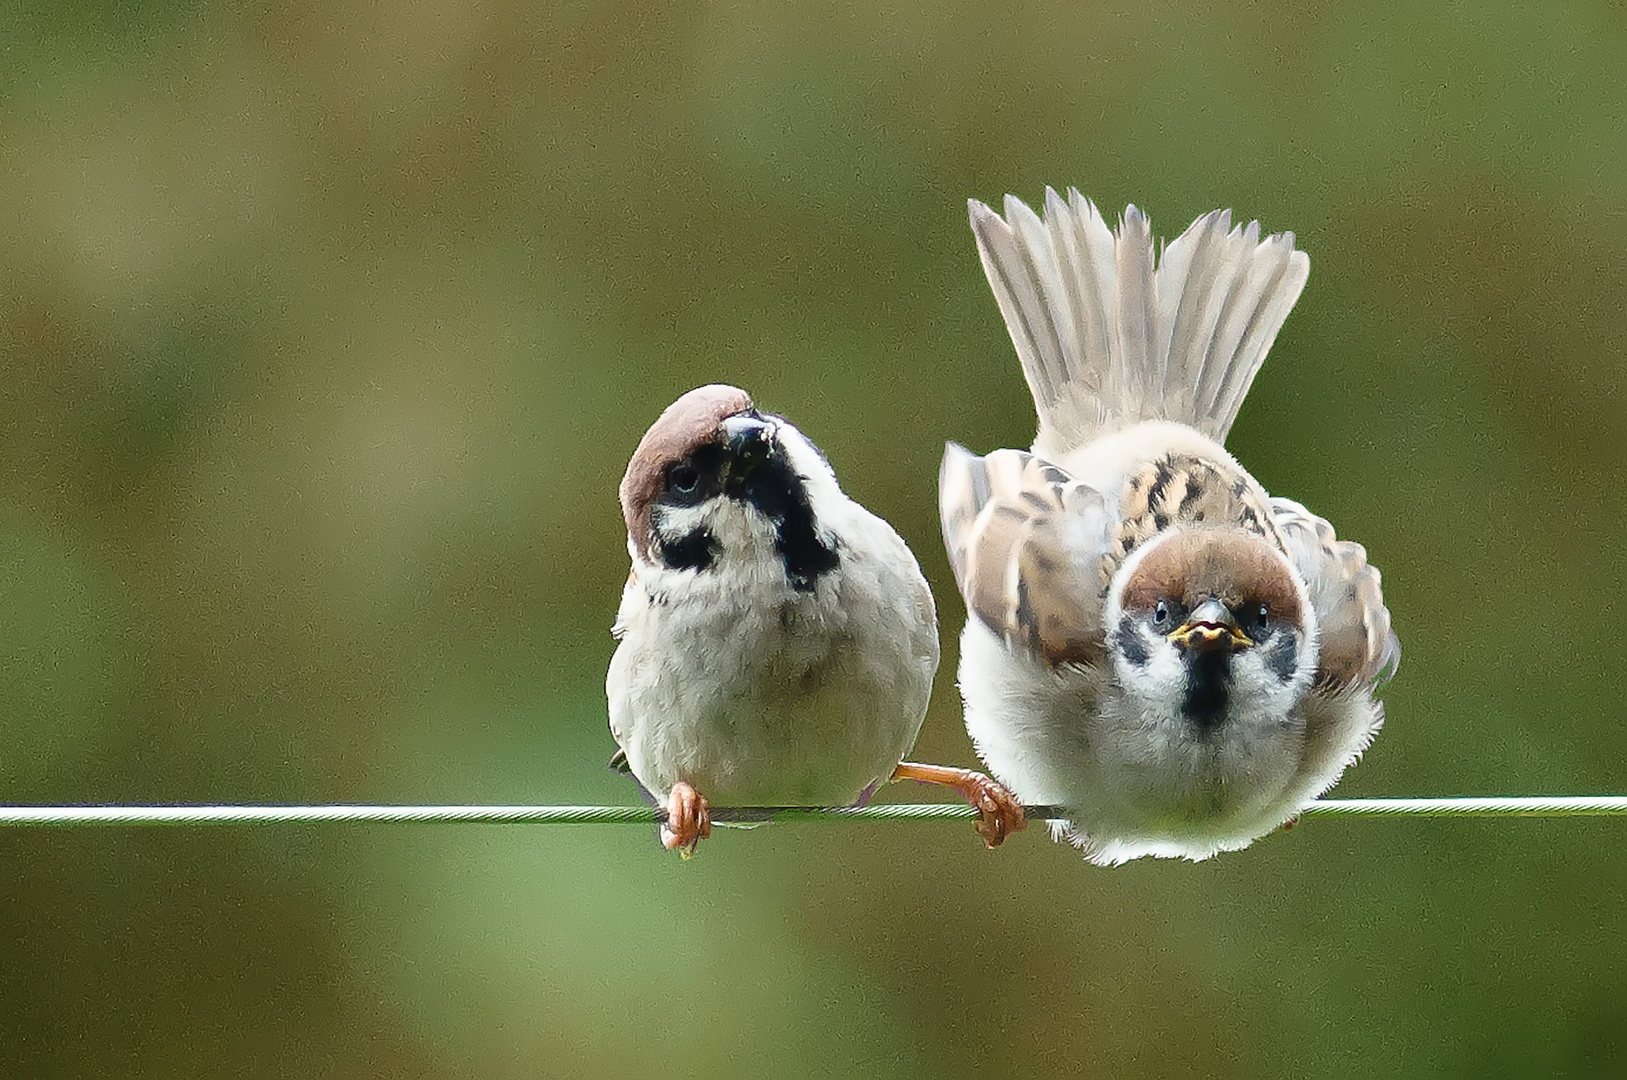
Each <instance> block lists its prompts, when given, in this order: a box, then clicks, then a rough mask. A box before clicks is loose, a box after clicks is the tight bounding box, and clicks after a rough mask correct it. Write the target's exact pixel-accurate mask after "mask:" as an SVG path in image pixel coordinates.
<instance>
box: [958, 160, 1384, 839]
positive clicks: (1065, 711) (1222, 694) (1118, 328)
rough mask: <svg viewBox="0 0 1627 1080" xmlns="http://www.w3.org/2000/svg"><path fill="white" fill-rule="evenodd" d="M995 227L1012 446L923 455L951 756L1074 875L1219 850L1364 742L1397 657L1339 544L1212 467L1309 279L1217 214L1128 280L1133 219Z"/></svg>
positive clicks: (994, 218)
mask: <svg viewBox="0 0 1627 1080" xmlns="http://www.w3.org/2000/svg"><path fill="white" fill-rule="evenodd" d="M1005 208H1006V217H1005V219H1004V220H1002V219H1001V218H1000V216H999V215H998V214H996V213H995V212H994V211H993V210H991V209H990V208H989V207H987V206H985V205H983V204H982V203H979V202H976V201H973V202H972V203H971V219H972V230H973V232H974V233H975V234H976V236H977V244H978V251H979V253H980V254H981V256H982V260H983V268H984V270H985V271H986V272H987V274H988V278H989V282H990V284H991V285H992V286H993V287H994V293H995V296H996V298H997V299H998V300H999V303H1000V310H1001V312H1002V313H1004V315H1005V320H1006V325H1007V327H1008V328H1009V329H1010V331H1011V339H1012V341H1013V342H1014V343H1015V344H1016V346H1017V355H1018V358H1019V359H1020V360H1021V361H1022V367H1023V374H1024V375H1025V376H1026V377H1027V380H1028V385H1029V388H1030V389H1031V390H1032V391H1033V394H1034V401H1035V403H1036V406H1037V409H1038V412H1039V434H1038V436H1037V437H1036V438H1035V440H1034V448H1033V452H1032V453H1024V452H1022V451H1020V450H996V451H995V452H994V453H992V454H989V455H988V456H987V457H981V458H980V457H977V456H975V455H973V454H971V453H969V452H968V451H966V450H965V449H964V448H962V447H959V446H956V445H954V444H953V443H951V444H950V445H949V447H948V449H947V450H946V452H945V455H944V461H943V469H942V472H941V474H940V477H939V495H940V499H941V510H942V515H943V531H944V539H945V542H946V543H947V545H948V548H949V559H950V562H951V564H952V565H953V567H954V570H955V576H956V579H957V581H958V582H959V585H960V591H961V594H962V595H963V596H964V597H965V599H966V606H967V609H968V612H969V614H968V617H967V621H966V630H965V633H964V634H963V635H962V638H961V660H960V687H961V693H962V695H963V696H964V698H965V702H966V727H967V730H968V731H969V732H970V733H971V736H972V739H973V741H974V742H975V743H976V745H977V749H978V752H979V754H981V755H982V758H983V760H984V762H985V763H986V764H987V765H988V766H989V769H990V770H991V772H993V774H994V775H995V776H996V777H997V778H998V779H1000V780H1001V781H1002V782H1004V783H1006V784H1007V785H1009V786H1010V787H1011V789H1012V790H1013V791H1014V792H1015V793H1016V794H1017V796H1018V797H1019V798H1021V799H1022V800H1023V801H1024V802H1025V803H1029V804H1031V805H1034V804H1052V805H1059V806H1062V807H1064V808H1066V810H1067V815H1068V820H1067V821H1065V822H1060V823H1057V824H1055V825H1054V826H1053V831H1054V833H1055V835H1056V836H1057V837H1058V838H1066V839H1067V840H1069V841H1071V842H1072V843H1073V844H1074V845H1075V846H1077V847H1079V848H1081V849H1082V850H1083V851H1084V852H1085V854H1086V857H1087V858H1089V859H1090V860H1091V861H1092V862H1095V863H1101V864H1114V863H1121V862H1125V861H1127V860H1129V859H1134V858H1139V857H1141V856H1143V855H1160V856H1178V857H1184V858H1188V859H1193V860H1197V859H1203V858H1207V857H1208V856H1210V855H1213V854H1215V853H1216V852H1219V851H1228V850H1233V849H1236V848H1241V847H1245V846H1247V845H1248V844H1249V843H1250V842H1251V841H1253V840H1254V839H1255V838H1257V837H1259V836H1262V835H1264V834H1265V833H1268V832H1270V831H1272V830H1273V829H1275V828H1277V827H1278V826H1281V825H1283V824H1285V823H1287V822H1289V821H1291V820H1292V819H1293V818H1294V817H1295V815H1297V814H1298V813H1299V812H1300V810H1301V809H1302V808H1303V807H1304V806H1305V805H1306V804H1307V803H1309V802H1310V801H1312V800H1313V799H1315V798H1316V796H1318V795H1320V794H1321V793H1322V792H1324V791H1326V790H1327V789H1328V788H1329V787H1331V786H1332V785H1333V783H1334V782H1335V781H1336V780H1337V779H1338V778H1339V774H1340V773H1342V772H1343V771H1344V769H1345V767H1346V766H1347V765H1349V764H1350V763H1352V762H1353V761H1355V760H1356V758H1357V757H1359V756H1360V755H1361V753H1362V751H1363V750H1364V749H1366V747H1367V746H1368V744H1369V743H1370V742H1372V739H1373V736H1374V734H1375V733H1376V732H1377V731H1378V729H1379V725H1380V724H1381V723H1382V721H1383V715H1384V714H1383V709H1382V707H1381V706H1380V705H1379V703H1378V702H1377V701H1375V700H1374V698H1373V694H1374V692H1375V690H1376V688H1377V686H1378V685H1379V683H1380V682H1382V681H1384V680H1387V679H1388V678H1389V677H1390V676H1391V675H1392V674H1393V673H1394V671H1395V667H1396V664H1397V662H1398V661H1399V659H1400V643H1399V642H1398V641H1397V640H1396V637H1395V635H1394V634H1393V633H1391V632H1390V614H1389V612H1388V611H1387V610H1386V609H1385V607H1384V597H1383V594H1382V593H1381V592H1380V589H1379V573H1378V571H1377V570H1376V569H1374V568H1373V567H1371V566H1369V565H1368V564H1367V554H1366V552H1365V551H1364V550H1363V549H1362V547H1361V545H1359V544H1354V543H1350V542H1347V541H1340V540H1339V539H1337V538H1336V537H1335V535H1334V532H1333V527H1332V526H1331V525H1329V524H1328V523H1327V522H1326V521H1323V520H1322V519H1321V518H1319V517H1317V516H1316V515H1314V514H1312V513H1311V512H1310V511H1308V510H1306V509H1305V508H1304V507H1303V506H1300V505H1299V504H1298V503H1296V502H1291V501H1289V500H1287V499H1280V498H1272V497H1271V496H1269V495H1267V494H1266V492H1265V490H1264V489H1263V488H1262V487H1261V486H1260V485H1259V483H1258V482H1256V481H1255V479H1254V478H1253V477H1252V476H1250V475H1249V473H1248V471H1247V470H1245V469H1244V468H1243V467H1242V466H1241V465H1239V464H1238V463H1237V460H1236V459H1235V458H1233V457H1232V455H1231V454H1229V453H1227V452H1226V450H1225V449H1224V448H1222V446H1221V442H1222V440H1224V439H1225V437H1226V433H1227V431H1228V430H1230V428H1231V426H1232V421H1233V420H1234V419H1235V418H1236V416H1237V410H1238V407H1239V406H1240V405H1241V404H1242V401H1243V395H1244V394H1246V393H1247V392H1248V388H1249V384H1250V383H1252V382H1253V380H1254V375H1255V372H1256V371H1258V370H1259V367H1260V364H1261V362H1262V361H1263V360H1264V359H1265V355H1266V350H1267V349H1269V348H1270V347H1271V343H1272V341H1273V340H1274V339H1275V338H1276V336H1277V330H1278V329H1279V328H1280V327H1281V326H1282V323H1283V320H1284V319H1285V318H1287V315H1288V311H1289V309H1290V308H1292V307H1293V304H1294V301H1295V300H1296V299H1298V297H1299V293H1300V290H1301V289H1302V288H1303V287H1304V285H1305V279H1306V276H1307V275H1308V274H1309V272H1310V261H1309V260H1308V259H1307V258H1306V256H1305V254H1304V253H1303V252H1299V251H1295V250H1294V238H1293V234H1291V233H1283V234H1280V235H1275V236H1268V237H1266V238H1265V239H1264V240H1261V239H1260V232H1259V223H1258V222H1254V223H1251V224H1250V225H1249V226H1248V227H1247V228H1240V229H1234V228H1232V227H1231V218H1230V214H1229V213H1221V212H1219V211H1216V212H1215V213H1211V214H1207V215H1205V216H1204V217H1201V218H1199V219H1198V220H1197V221H1196V222H1194V223H1193V224H1192V226H1191V228H1189V229H1187V231H1186V232H1185V233H1183V234H1182V235H1181V236H1180V237H1179V238H1178V239H1176V240H1175V241H1174V242H1173V243H1171V244H1169V245H1168V246H1167V247H1166V248H1164V251H1163V256H1162V258H1161V259H1160V260H1158V263H1157V267H1156V269H1155V268H1154V258H1153V244H1152V235H1151V231H1150V229H1149V227H1148V224H1147V219H1146V218H1145V217H1144V216H1143V215H1142V214H1141V213H1140V212H1139V211H1138V210H1136V208H1135V207H1133V206H1132V207H1130V208H1129V209H1128V210H1126V211H1125V214H1124V219H1123V221H1122V223H1121V224H1120V225H1119V228H1118V231H1117V233H1116V234H1115V233H1113V232H1111V231H1109V229H1108V227H1107V225H1106V224H1105V223H1104V222H1103V221H1102V217H1101V214H1100V213H1099V212H1098V211H1097V209H1096V207H1095V206H1094V205H1093V204H1092V203H1090V202H1089V201H1088V200H1086V199H1085V198H1083V197H1082V196H1080V194H1079V193H1078V192H1077V191H1071V190H1070V191H1069V193H1068V200H1067V201H1066V202H1065V201H1064V200H1063V199H1062V197H1061V196H1059V195H1057V194H1056V192H1054V191H1050V190H1047V191H1046V198H1045V217H1044V219H1043V220H1042V219H1041V218H1040V217H1039V216H1038V215H1037V214H1035V213H1034V212H1033V211H1032V210H1030V209H1029V208H1028V207H1027V206H1025V205H1023V204H1022V203H1021V202H1019V201H1018V200H1017V199H1015V198H1011V197H1007V199H1006V207H1005Z"/></svg>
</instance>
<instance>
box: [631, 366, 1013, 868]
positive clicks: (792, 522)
mask: <svg viewBox="0 0 1627 1080" xmlns="http://www.w3.org/2000/svg"><path fill="white" fill-rule="evenodd" d="M621 501H622V510H623V515H624V517H625V520H626V525H627V536H628V541H627V546H628V553H629V555H630V556H631V558H632V570H631V573H630V574H629V575H628V579H627V585H626V588H625V590H624V591H623V594H622V603H621V609H620V613H619V616H618V618H617V622H616V628H615V633H616V636H617V637H618V638H619V639H620V645H619V646H618V647H617V649H616V653H615V656H614V657H613V658H612V660H611V664H610V670H609V673H608V676H607V678H606V682H605V689H606V693H607V695H608V698H609V707H610V729H611V732H612V734H613V735H614V736H615V739H616V742H617V744H618V746H619V747H620V750H619V751H618V754H617V761H618V762H620V763H624V764H625V766H626V767H627V769H628V771H630V772H632V773H633V775H634V776H635V777H636V778H637V779H638V781H639V783H640V784H641V785H642V786H643V787H644V788H645V789H646V790H647V791H648V792H650V793H651V794H652V795H653V796H655V797H656V798H659V799H661V800H663V801H664V802H665V803H666V805H667V807H668V826H667V828H666V829H665V830H664V833H663V836H664V839H665V841H666V843H667V844H668V846H671V847H676V848H679V849H680V850H683V851H685V852H690V851H693V849H694V845H695V843H696V841H698V840H699V839H701V838H703V837H704V836H705V835H706V834H707V832H708V831H709V828H710V826H709V822H708V814H709V800H710V801H711V802H716V803H718V804H719V805H724V806H757V805H769V806H774V805H810V806H829V805H846V804H849V803H853V802H855V801H856V800H861V799H863V798H866V797H868V795H869V794H870V792H872V791H873V790H874V789H875V788H876V787H878V786H879V785H881V784H884V783H886V782H887V781H889V780H891V779H895V778H898V779H903V778H908V779H916V780H922V781H927V782H932V783H940V784H946V785H948V786H951V787H954V788H956V789H957V790H959V791H961V792H963V793H965V794H966V796H967V797H968V798H969V799H971V801H972V802H973V803H974V805H976V806H977V807H978V808H979V811H980V818H979V830H980V832H981V833H982V834H983V836H984V839H985V840H986V841H987V842H988V843H989V845H990V846H994V845H995V844H998V843H999V842H1000V841H1001V840H1002V839H1003V838H1004V837H1005V835H1006V834H1007V833H1008V832H1010V831H1013V830H1015V829H1019V828H1021V827H1022V811H1021V808H1020V807H1019V806H1018V805H1017V803H1016V801H1015V800H1014V799H1013V798H1012V797H1011V796H1010V795H1009V794H1008V793H1006V792H1005V791H1004V790H1003V789H1001V788H1000V787H999V785H997V784H994V783H993V782H992V781H990V780H988V778H987V777H985V776H983V775H982V774H980V773H972V772H970V771H967V770H963V769H951V768H946V767H941V766H929V765H920V764H916V763H912V762H904V761H903V758H904V756H905V755H906V754H907V753H908V752H909V750H910V748H911V747H912V746H913V745H914V742H915V737H916V734H917V732H919V730H920V727H921V722H922V719H923V717H924V716H925V714H926V708H927V701H928V697H929V696H930V694H931V688H932V678H933V674H934V673H935V671H936V670H937V666H938V633H937V617H936V613H935V610H934V606H933V601H932V593H931V591H930V590H929V589H928V588H927V584H926V580H925V579H924V578H923V577H922V576H921V571H920V569H919V567H918V566H917V565H916V562H915V557H914V556H913V555H912V554H911V553H910V551H909V549H908V547H906V546H905V544H904V541H903V540H902V539H901V538H900V537H899V536H898V534H897V533H896V532H894V531H893V529H892V528H891V527H890V526H889V525H888V524H887V523H886V522H885V521H883V520H882V519H881V518H879V517H876V516H875V515H874V514H871V513H869V512H868V511H867V510H865V509H864V508H863V507H862V506H860V505H859V504H858V503H856V502H854V501H853V500H852V499H849V498H848V497H847V496H846V495H844V494H843V493H842V491H841V489H840V487H838V485H837V483H836V477H835V475H834V473H833V472H832V471H831V468H830V466H829V464H828V463H827V462H826V461H825V459H824V457H823V456H822V455H821V454H820V453H819V451H818V450H817V449H816V448H815V447H814V445H813V444H812V443H811V442H809V441H808V440H807V438H806V437H804V436H803V435H802V433H801V432H800V431H798V430H797V429H796V428H795V427H794V426H792V425H791V424H790V423H788V422H786V421H785V420H784V419H782V418H780V417H777V416H771V415H767V414H764V413H760V412H758V411H757V410H756V409H755V408H754V407H753V406H752V403H751V400H750V398H749V397H748V396H747V395H746V394H745V392H744V391H742V390H738V389H735V388H734V387H726V386H706V387H701V388H699V389H696V390H692V391H690V392H689V393H687V394H685V395H684V396H683V397H681V398H679V399H678V401H676V402H674V403H673V405H672V406H670V407H669V408H668V409H667V410H666V411H665V412H664V413H663V414H662V415H661V417H660V418H659V419H658V420H657V421H656V422H655V424H654V425H652V426H651V428H650V430H649V431H648V432H647V433H646V435H645V436H644V439H643V441H642V442H641V443H640V444H639V447H638V450H637V451H636V452H635V454H634V455H633V458H632V460H631V462H630V463H629V465H628V468H627V473H626V476H625V477H624V479H623V481H622V485H621Z"/></svg>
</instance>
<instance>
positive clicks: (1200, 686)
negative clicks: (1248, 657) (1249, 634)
mask: <svg viewBox="0 0 1627 1080" xmlns="http://www.w3.org/2000/svg"><path fill="white" fill-rule="evenodd" d="M1231 685H1232V657H1231V653H1229V652H1226V651H1225V650H1224V649H1211V650H1205V651H1202V652H1193V653H1190V654H1188V659H1187V662H1186V695H1185V697H1183V698H1182V700H1181V712H1182V713H1184V714H1185V716H1186V718H1187V719H1188V720H1190V721H1192V723H1193V724H1194V725H1196V726H1197V728H1198V730H1200V731H1213V730H1214V729H1215V728H1217V727H1219V726H1220V724H1221V721H1223V720H1225V719H1226V706H1227V704H1228V703H1229V702H1230V700H1231Z"/></svg>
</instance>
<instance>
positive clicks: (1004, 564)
mask: <svg viewBox="0 0 1627 1080" xmlns="http://www.w3.org/2000/svg"><path fill="white" fill-rule="evenodd" d="M938 501H939V509H940V512H941V515H942V520H943V536H944V544H945V546H946V547H947V548H948V549H949V563H950V566H951V567H953V568H954V571H955V581H956V583H957V584H959V586H960V594H961V596H963V597H965V599H966V607H967V609H968V610H969V611H970V612H971V613H972V614H974V615H976V616H977V617H978V618H980V619H982V620H983V622H984V624H985V625H987V626H988V627H989V629H991V630H993V631H994V632H995V633H997V634H1000V635H1001V636H1003V637H1004V638H1006V640H1008V641H1010V642H1012V643H1014V644H1017V645H1021V646H1022V647H1024V648H1027V649H1030V650H1032V651H1033V652H1035V653H1036V654H1038V655H1040V656H1043V657H1044V658H1045V660H1046V662H1047V663H1050V664H1052V665H1056V664H1062V663H1092V662H1094V661H1096V660H1098V659H1099V658H1100V656H1101V653H1102V648H1103V627H1102V607H1103V597H1104V595H1105V593H1106V590H1107V579H1106V577H1105V576H1104V563H1103V555H1104V554H1105V552H1106V549H1107V544H1108V513H1107V506H1106V503H1105V501H1104V500H1103V499H1102V496H1101V495H1100V493H1098V492H1097V491H1095V490H1094V489H1093V488H1089V487H1086V486H1085V485H1084V484H1081V483H1079V482H1078V481H1076V480H1074V479H1073V478H1072V477H1071V476H1069V475H1068V474H1067V473H1066V472H1063V471H1062V470H1061V469H1059V468H1057V467H1056V466H1055V465H1052V464H1050V463H1049V462H1047V461H1045V460H1043V459H1041V458H1037V457H1035V456H1034V455H1032V454H1029V453H1025V452H1023V451H1021V450H996V451H995V452H994V453H992V454H990V455H988V456H987V457H978V456H977V455H975V454H973V453H971V452H970V451H968V450H967V449H966V448H965V447H962V446H958V445H956V444H955V443H950V444H949V445H948V446H947V447H946V448H945V450H944V456H943V467H942V469H941V470H940V471H939V474H938Z"/></svg>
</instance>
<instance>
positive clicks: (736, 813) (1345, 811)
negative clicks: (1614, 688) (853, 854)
mask: <svg viewBox="0 0 1627 1080" xmlns="http://www.w3.org/2000/svg"><path fill="white" fill-rule="evenodd" d="M1027 810H1028V816H1029V818H1030V819H1031V820H1035V821H1042V820H1057V819H1061V818H1064V817H1066V816H1067V814H1066V812H1065V811H1064V810H1063V809H1062V808H1061V807H1057V806H1030V807H1028V808H1027ZM1304 814H1305V816H1307V817H1374V816H1377V817H1402V816H1406V817H1486V818H1496V817H1600V816H1627V795H1577V796H1564V795H1538V796H1522V797H1508V798H1503V797H1494V798H1453V799H1324V800H1322V801H1320V802H1315V803H1312V804H1311V805H1310V806H1307V807H1306V808H1305V810H1304ZM664 816H665V815H664V813H658V812H657V811H655V810H653V809H651V808H650V807H647V806H0V827H7V826H28V825H36V826H38V825H54V826H73V825H116V826H133V825H185V826H197V825H321V824H375V825H402V824H410V823H424V824H481V825H645V826H649V825H653V824H655V822H656V821H657V820H658V818H659V817H664ZM975 816H976V812H975V811H974V810H973V809H972V807H970V806H968V805H965V804H963V803H891V804H887V805H883V806H864V807H855V806H841V807H805V806H754V807H714V808H713V809H712V820H713V821H714V822H718V823H720V824H744V823H759V822H789V821H970V820H971V819H972V818H974V817H975Z"/></svg>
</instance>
